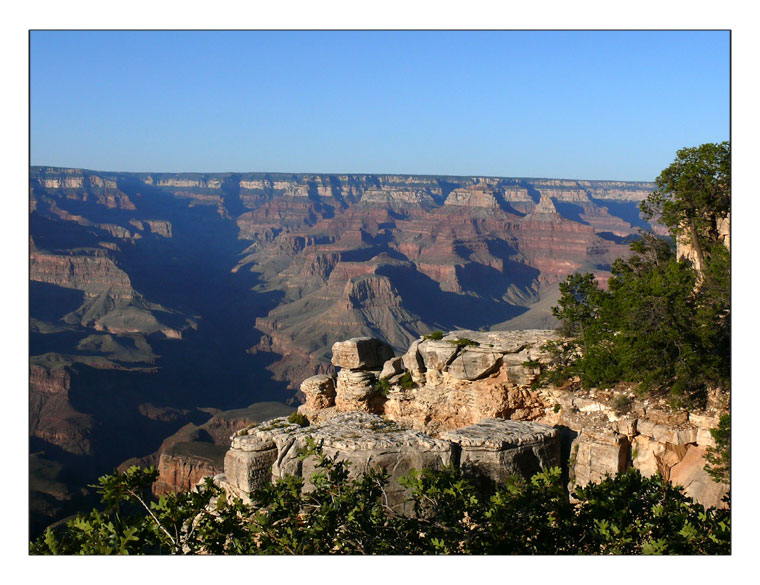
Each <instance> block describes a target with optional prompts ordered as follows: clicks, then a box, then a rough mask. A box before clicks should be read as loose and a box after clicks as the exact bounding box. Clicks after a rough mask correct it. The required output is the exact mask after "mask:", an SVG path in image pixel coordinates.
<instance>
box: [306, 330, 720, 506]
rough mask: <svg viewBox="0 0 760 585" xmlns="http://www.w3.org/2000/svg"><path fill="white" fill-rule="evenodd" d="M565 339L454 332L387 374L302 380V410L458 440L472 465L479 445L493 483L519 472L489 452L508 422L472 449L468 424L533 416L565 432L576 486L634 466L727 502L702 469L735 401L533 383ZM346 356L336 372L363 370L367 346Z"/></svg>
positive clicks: (414, 347)
mask: <svg viewBox="0 0 760 585" xmlns="http://www.w3.org/2000/svg"><path fill="white" fill-rule="evenodd" d="M436 337H438V336H436ZM556 338H557V334H556V333H555V332H553V331H542V330H529V331H500V332H489V333H484V332H476V331H454V332H450V333H448V334H446V335H441V336H440V339H427V338H421V339H417V340H416V341H414V342H413V343H412V344H411V346H410V347H409V350H408V351H407V352H406V353H405V354H404V355H403V356H401V357H394V358H391V359H388V360H387V361H386V362H385V364H383V366H382V369H380V368H379V366H378V365H377V361H375V362H372V366H371V367H372V368H374V369H361V368H353V369H341V370H340V371H339V372H338V375H337V377H331V376H318V377H315V378H310V379H307V380H306V381H305V382H304V383H303V385H302V392H303V393H304V395H305V396H306V404H304V405H302V406H301V407H300V408H299V412H301V413H302V414H304V415H306V416H307V417H308V418H309V419H310V420H313V421H327V420H332V418H333V417H335V416H337V415H340V413H341V412H345V411H347V410H361V411H364V412H373V413H377V414H381V415H382V416H383V417H384V418H385V419H386V420H390V421H394V422H396V423H397V424H399V425H402V426H404V427H407V428H412V429H416V430H419V431H422V432H426V433H429V434H430V435H432V436H438V437H440V438H445V439H448V440H452V441H454V442H456V443H457V444H458V445H460V453H461V455H460V457H461V463H462V465H463V466H466V465H467V464H468V457H469V455H468V453H469V451H470V450H472V451H473V452H474V453H476V455H474V457H475V459H477V461H478V465H479V466H480V467H481V468H483V469H489V465H491V463H488V462H489V461H490V462H492V464H493V466H495V467H492V468H490V469H491V470H490V471H488V472H487V473H486V475H488V476H489V477H491V478H493V479H497V478H498V477H501V476H500V475H499V474H500V473H501V474H502V475H503V474H509V473H511V472H514V471H515V470H518V468H519V465H517V464H513V463H510V462H508V461H507V459H505V458H504V456H503V455H501V454H499V452H498V449H496V450H494V449H492V448H491V447H487V446H488V445H491V446H492V445H494V444H497V443H498V442H499V441H500V440H501V439H500V438H499V437H500V436H501V435H500V434H499V433H501V432H507V429H508V427H504V426H502V427H500V429H501V430H500V431H499V432H496V431H495V430H494V429H491V430H490V431H488V432H485V433H483V434H482V437H483V442H482V444H481V443H478V440H480V439H478V440H473V441H472V442H470V440H469V439H468V438H467V436H468V433H469V431H467V430H465V429H466V428H471V425H475V426H478V425H480V431H478V432H479V433H480V432H481V431H483V429H487V428H489V425H490V424H492V423H493V424H495V423H494V421H501V422H504V421H505V419H506V420H507V421H509V422H514V423H515V424H522V425H525V424H530V423H526V422H521V423H517V421H535V422H537V423H542V425H546V424H548V425H550V426H551V427H552V428H554V429H556V431H555V432H556V433H558V436H559V437H560V439H561V443H562V449H563V459H564V465H565V466H566V468H567V470H568V473H569V477H570V488H573V487H574V486H576V485H577V486H583V485H586V484H587V483H589V482H592V481H593V482H598V481H600V480H602V479H603V478H604V477H605V476H606V475H607V474H611V475H614V474H615V473H618V472H621V471H625V470H626V469H629V468H631V467H634V468H636V469H638V470H639V471H640V472H641V473H642V474H643V475H647V476H650V475H653V474H656V473H659V474H660V475H662V476H663V477H664V478H665V479H667V480H670V481H671V482H673V483H676V484H678V485H681V486H683V488H684V491H685V493H686V495H688V496H690V497H692V498H694V499H695V500H696V501H698V502H700V503H702V504H703V505H705V506H721V505H723V503H722V501H721V499H722V497H723V495H725V494H726V493H727V491H728V486H726V485H722V484H717V483H715V482H714V481H712V479H711V478H710V476H709V475H708V474H707V473H706V472H705V471H704V465H705V459H704V455H705V451H706V449H707V448H709V447H710V446H712V445H713V444H714V443H713V439H712V436H711V434H710V429H712V428H715V427H717V426H718V421H719V418H720V415H721V414H722V413H724V412H725V411H726V405H724V404H721V403H720V400H719V399H718V398H717V397H716V398H715V399H714V400H713V401H712V402H711V403H710V404H709V405H708V408H707V409H706V410H704V411H699V412H687V411H673V410H672V409H671V408H670V407H669V406H668V405H667V404H665V403H661V402H660V401H657V400H654V399H642V398H638V397H636V396H635V395H634V393H633V392H632V391H630V390H628V389H618V390H617V391H612V390H609V391H601V390H591V391H582V390H580V389H577V388H576V387H575V386H571V387H568V388H554V387H549V388H542V389H537V388H534V387H533V386H534V385H533V382H534V381H535V379H536V377H537V374H538V372H539V367H540V366H541V365H542V364H546V363H547V360H548V356H547V354H546V353H545V351H544V350H543V349H542V346H543V345H544V343H546V341H549V340H552V339H556ZM363 343H366V342H363ZM340 350H341V353H340V355H341V357H340V358H339V359H338V361H337V363H335V365H336V366H339V365H340V364H343V363H351V364H352V365H358V364H359V360H358V352H359V343H358V342H357V340H349V341H347V342H343V344H342V345H340ZM345 354H349V355H351V356H352V357H351V358H350V360H349V359H348V358H347V357H346V355H345ZM368 367H369V366H368ZM333 392H334V394H333ZM716 396H717V395H716ZM318 404H319V405H321V407H320V406H317V405H318ZM524 428H527V427H524ZM535 445H536V447H535V449H537V451H534V456H533V459H532V461H546V460H548V459H550V457H549V456H548V455H546V453H545V452H544V451H542V450H543V449H544V447H543V446H542V445H543V443H542V441H541V440H539V439H537V440H536V443H535ZM488 449H491V452H490V454H488V455H485V454H484V450H485V451H487V450H488ZM538 451H540V452H541V453H543V454H538ZM512 453H514V452H512ZM495 469H499V470H501V471H498V472H497V471H494V470H495ZM526 469H527V468H521V469H519V471H521V472H523V473H525V472H526ZM534 469H537V468H535V467H534ZM505 470H511V471H505Z"/></svg>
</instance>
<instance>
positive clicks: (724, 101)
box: [30, 31, 730, 180]
mask: <svg viewBox="0 0 760 585" xmlns="http://www.w3.org/2000/svg"><path fill="white" fill-rule="evenodd" d="M729 50H730V36H729V33H728V32H725V31H723V32H721V31H714V32H709V31H697V32H688V31H672V32H665V31H660V32H642V31H628V32H612V31H609V32H594V31H588V32H573V31H565V32H526V31H502V32H474V31H467V32H455V31H452V32H440V31H426V32H401V31H396V32H379V31H368V32H338V31H336V32H324V31H313V32H286V31H282V32H274V31H262V32H255V31H252V32H242V31H233V32H177V31H174V32H155V31H145V32H134V31H123V32H92V31H83V32H63V31H61V32H54V31H50V32H48V31H33V32H32V33H31V47H30V102H31V110H30V116H31V120H30V126H31V134H30V140H31V163H32V164H33V165H53V166H65V167H84V168H89V169H95V170H111V171H151V172H157V171H165V172H182V171H194V172H213V171H218V172H222V171H240V172H242V171H269V172H313V173H317V172H320V173H413V174H451V175H495V176H519V177H561V178H577V179H620V180H653V179H654V178H655V177H656V176H657V174H658V173H659V172H660V171H661V170H662V169H663V168H665V167H666V166H667V165H668V164H670V162H672V160H673V158H674V156H675V151H676V150H678V149H679V148H682V147H685V146H696V145H698V144H701V143H704V142H718V141H722V140H728V139H729V116H730V105H729V104H730V102H729V97H730V94H729V92H730V85H729V84H730V54H729Z"/></svg>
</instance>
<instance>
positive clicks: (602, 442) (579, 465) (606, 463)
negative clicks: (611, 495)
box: [571, 429, 629, 486]
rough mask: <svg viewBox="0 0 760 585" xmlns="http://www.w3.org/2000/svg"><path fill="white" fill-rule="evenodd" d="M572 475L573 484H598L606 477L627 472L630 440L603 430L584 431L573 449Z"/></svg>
mask: <svg viewBox="0 0 760 585" xmlns="http://www.w3.org/2000/svg"><path fill="white" fill-rule="evenodd" d="M572 449H573V451H575V454H574V455H573V454H571V460H572V459H574V461H573V462H572V463H574V465H572V469H571V475H574V482H573V483H574V484H575V485H580V486H584V485H586V484H587V483H589V482H591V481H593V482H598V481H600V480H602V479H604V477H605V476H606V475H607V474H610V475H614V474H616V473H619V472H621V471H625V469H626V467H627V463H628V449H629V443H628V438H627V437H625V436H624V435H620V434H618V433H615V432H612V431H606V430H603V429H595V430H591V429H583V430H582V431H581V432H580V434H579V436H578V438H577V439H576V441H575V444H574V445H573V447H572Z"/></svg>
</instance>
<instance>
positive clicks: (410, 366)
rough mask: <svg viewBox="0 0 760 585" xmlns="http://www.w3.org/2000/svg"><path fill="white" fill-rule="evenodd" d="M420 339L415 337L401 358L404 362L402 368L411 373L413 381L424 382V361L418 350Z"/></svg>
mask: <svg viewBox="0 0 760 585" xmlns="http://www.w3.org/2000/svg"><path fill="white" fill-rule="evenodd" d="M420 343H421V340H419V339H417V340H415V341H413V342H412V344H411V345H410V346H409V349H408V350H407V352H406V353H405V354H404V355H403V356H401V360H402V362H403V364H404V368H406V369H407V370H409V373H410V374H411V375H412V379H413V380H414V381H415V382H418V383H419V382H420V381H422V382H424V380H425V378H424V373H425V362H424V361H423V359H422V356H421V355H420V352H419V346H420Z"/></svg>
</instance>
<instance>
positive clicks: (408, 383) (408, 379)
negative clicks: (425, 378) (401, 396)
mask: <svg viewBox="0 0 760 585" xmlns="http://www.w3.org/2000/svg"><path fill="white" fill-rule="evenodd" d="M398 383H399V384H400V385H401V387H402V388H403V389H404V390H411V389H412V388H416V387H417V383H416V382H415V381H414V380H412V373H411V372H410V371H409V370H406V371H405V372H404V375H403V376H401V379H399V382H398Z"/></svg>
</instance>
